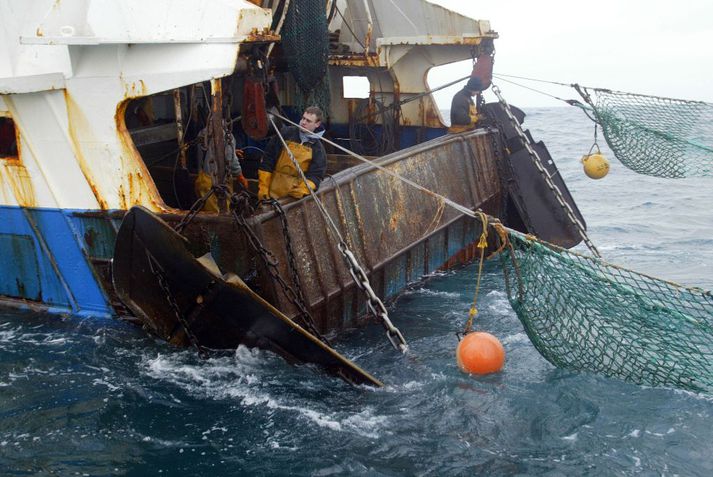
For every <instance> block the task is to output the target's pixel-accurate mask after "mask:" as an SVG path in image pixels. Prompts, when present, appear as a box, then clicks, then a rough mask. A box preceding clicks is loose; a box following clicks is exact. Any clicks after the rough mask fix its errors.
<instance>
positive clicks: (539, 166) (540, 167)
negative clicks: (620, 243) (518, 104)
mask: <svg viewBox="0 0 713 477" xmlns="http://www.w3.org/2000/svg"><path fill="white" fill-rule="evenodd" d="M492 90H493V93H495V95H496V96H497V97H498V100H499V101H500V103H501V104H502V105H503V109H504V110H505V113H507V115H508V117H509V118H510V120H511V121H512V123H513V126H514V127H515V130H516V131H517V134H518V136H520V139H521V140H522V142H523V144H524V146H525V149H527V152H528V153H529V155H530V158H531V159H532V162H533V164H534V165H535V167H536V168H537V170H538V171H539V172H540V174H541V175H542V177H543V179H544V180H545V182H546V183H547V187H549V189H550V190H551V191H552V193H553V194H554V195H555V198H556V199H557V202H558V203H559V205H560V207H562V209H563V210H564V211H565V213H566V214H567V217H568V218H569V220H570V221H571V222H572V223H573V224H574V226H575V227H576V228H577V231H578V232H579V235H580V237H582V240H583V241H584V243H585V244H586V245H587V248H589V250H590V251H591V252H592V253H593V254H594V256H595V257H601V255H600V254H599V251H598V250H597V248H596V247H595V246H594V244H593V243H592V241H591V240H589V236H588V235H587V231H586V229H585V228H584V225H583V224H582V222H580V221H579V219H578V218H577V217H576V216H575V214H574V211H573V210H572V207H570V205H569V204H568V203H567V201H565V199H564V196H563V195H562V191H560V189H559V187H557V185H556V184H555V183H554V182H553V181H552V178H551V177H550V175H549V174H548V173H547V170H546V169H545V166H544V165H543V164H542V159H541V158H540V156H539V154H537V151H535V149H533V147H532V145H531V144H530V140H529V139H528V137H527V135H526V134H525V132H524V131H523V130H522V127H521V126H520V123H519V122H518V121H517V119H516V118H515V116H514V115H513V113H512V111H511V110H510V105H509V104H508V103H507V101H505V99H504V98H503V97H502V95H501V94H500V88H498V87H497V86H495V85H493V87H492Z"/></svg>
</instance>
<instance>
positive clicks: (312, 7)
mask: <svg viewBox="0 0 713 477" xmlns="http://www.w3.org/2000/svg"><path fill="white" fill-rule="evenodd" d="M282 47H283V48H284V50H285V56H286V58H287V64H288V67H289V69H290V72H291V73H292V76H293V77H294V78H295V82H296V83H297V86H298V87H299V88H298V94H297V95H296V98H295V107H297V108H298V109H299V110H303V109H304V108H305V107H306V106H310V105H316V106H319V107H320V108H321V109H322V111H324V112H325V113H326V112H328V111H329V103H330V101H329V100H330V96H329V80H328V77H327V76H328V75H327V65H328V61H329V31H328V28H327V16H326V12H325V5H324V1H323V0H300V1H295V0H293V1H291V2H290V6H289V9H288V10H287V16H286V17H285V25H284V28H283V30H282Z"/></svg>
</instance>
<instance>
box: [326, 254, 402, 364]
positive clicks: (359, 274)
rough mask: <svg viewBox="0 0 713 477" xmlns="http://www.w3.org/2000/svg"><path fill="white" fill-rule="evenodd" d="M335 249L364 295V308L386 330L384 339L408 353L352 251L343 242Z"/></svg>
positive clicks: (397, 330)
mask: <svg viewBox="0 0 713 477" xmlns="http://www.w3.org/2000/svg"><path fill="white" fill-rule="evenodd" d="M337 248H338V249H339V251H340V252H341V253H342V255H343V256H344V258H345V259H346V261H347V263H348V264H349V273H350V274H351V276H352V278H353V279H354V283H356V286H357V287H358V288H359V289H360V290H362V291H363V292H364V294H365V295H366V299H367V301H366V306H367V307H368V308H369V311H370V312H371V313H372V314H373V315H374V316H375V317H377V318H378V319H379V320H380V321H381V324H382V325H384V328H385V329H386V337H387V338H388V339H389V341H390V342H391V344H392V345H393V347H394V348H396V349H398V350H400V351H401V352H402V353H405V352H406V351H408V345H407V344H406V340H405V339H404V336H403V335H402V334H401V332H400V331H399V329H398V328H396V327H395V326H394V325H393V323H391V320H390V319H389V314H388V312H387V311H386V307H385V306H384V303H383V302H382V301H381V300H380V299H379V297H378V296H376V293H374V290H373V289H372V288H371V284H370V283H369V279H368V278H367V276H366V273H365V272H364V269H363V268H361V266H360V265H359V262H357V260H356V257H354V254H353V253H352V251H351V250H349V248H347V244H345V243H344V242H339V244H338V245H337Z"/></svg>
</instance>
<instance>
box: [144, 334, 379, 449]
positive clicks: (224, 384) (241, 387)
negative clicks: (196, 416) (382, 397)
mask: <svg viewBox="0 0 713 477" xmlns="http://www.w3.org/2000/svg"><path fill="white" fill-rule="evenodd" d="M241 348H242V349H241ZM241 348H239V349H238V350H237V351H236V353H235V357H234V358H215V359H209V360H207V361H205V362H202V363H199V364H187V363H185V362H183V361H182V360H184V359H186V358H187V357H190V355H189V354H186V353H177V354H172V355H167V356H164V355H159V356H157V357H155V358H149V359H146V360H145V364H146V367H145V372H146V373H147V374H148V375H149V376H151V377H153V378H155V379H159V380H162V381H169V382H171V383H173V384H175V385H178V386H180V387H181V388H183V389H185V390H186V391H188V392H190V393H192V394H196V395H202V396H206V397H208V398H211V399H229V400H239V402H240V404H241V405H243V406H251V407H252V406H254V407H262V408H266V409H270V410H276V411H286V412H289V413H291V414H294V415H297V416H299V417H300V418H302V419H305V420H307V421H309V422H311V423H313V424H315V425H316V426H318V427H321V428H325V429H330V430H333V431H336V432H352V433H355V434H358V435H361V436H364V437H368V438H377V437H378V436H379V431H380V429H381V428H382V427H383V425H384V423H385V422H386V417H384V416H377V415H374V413H373V411H372V410H365V411H362V412H360V413H359V414H346V415H340V414H338V413H335V412H333V411H331V410H329V411H322V410H317V409H313V408H312V404H313V403H312V402H305V403H304V404H303V405H298V404H294V403H292V402H291V403H290V404H285V403H283V402H281V400H280V399H279V398H276V397H273V396H272V395H271V394H270V389H269V386H270V383H269V382H265V381H264V380H262V379H260V378H259V377H258V376H263V375H265V374H266V371H265V369H264V368H266V364H267V363H269V362H270V361H271V360H272V359H273V358H274V356H273V355H272V354H270V353H266V352H262V351H260V350H249V349H247V348H245V347H241ZM274 359H276V358H274ZM258 368H263V370H262V371H260V372H257V373H256V372H255V371H257V370H258ZM314 404H315V405H319V403H314Z"/></svg>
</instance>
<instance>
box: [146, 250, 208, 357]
mask: <svg viewBox="0 0 713 477" xmlns="http://www.w3.org/2000/svg"><path fill="white" fill-rule="evenodd" d="M146 255H147V258H148V261H149V268H150V269H151V272H152V273H153V274H154V276H155V277H156V280H157V281H158V284H159V286H160V287H161V290H163V292H164V294H165V296H166V301H167V302H168V305H169V306H170V307H171V310H172V311H173V313H174V314H175V315H176V319H177V320H178V322H179V323H180V324H181V326H182V327H183V331H184V332H185V333H186V336H187V337H188V341H189V342H190V343H191V345H192V346H193V347H194V348H195V349H196V351H198V355H199V356H200V357H201V358H204V359H205V358H207V357H208V353H207V352H206V350H205V348H204V347H203V346H201V344H200V342H199V341H198V338H197V337H196V335H195V334H194V333H193V331H192V330H191V326H190V324H189V323H188V320H187V319H186V317H185V316H183V313H182V312H181V309H180V307H179V306H178V303H177V302H176V298H175V297H174V296H173V293H172V292H171V289H170V287H169V286H168V282H167V281H166V275H165V274H164V272H163V270H161V267H160V265H159V264H158V263H157V262H156V259H154V258H153V257H152V256H151V254H149V253H148V251H147V252H146Z"/></svg>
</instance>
